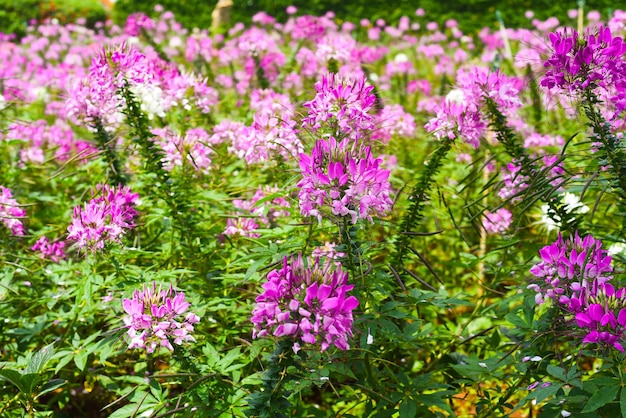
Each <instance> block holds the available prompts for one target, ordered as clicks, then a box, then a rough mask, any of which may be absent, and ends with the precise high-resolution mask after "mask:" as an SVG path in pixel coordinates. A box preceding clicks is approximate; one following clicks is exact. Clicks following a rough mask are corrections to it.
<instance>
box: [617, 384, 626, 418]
mask: <svg viewBox="0 0 626 418" xmlns="http://www.w3.org/2000/svg"><path fill="white" fill-rule="evenodd" d="M619 409H620V410H621V411H622V416H623V417H626V390H625V389H624V388H623V387H622V391H621V393H620V395H619Z"/></svg>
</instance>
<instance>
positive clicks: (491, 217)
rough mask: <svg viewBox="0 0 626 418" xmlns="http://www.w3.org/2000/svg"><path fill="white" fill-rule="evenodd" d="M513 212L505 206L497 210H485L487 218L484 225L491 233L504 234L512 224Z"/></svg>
mask: <svg viewBox="0 0 626 418" xmlns="http://www.w3.org/2000/svg"><path fill="white" fill-rule="evenodd" d="M512 221H513V214H512V213H511V212H510V211H509V210H508V209H505V208H501V209H498V210H497V211H495V212H493V213H492V212H489V211H485V219H484V220H483V227H484V228H485V231H487V232H488V233H490V234H503V233H505V232H506V230H507V229H508V228H509V226H510V225H511V222H512Z"/></svg>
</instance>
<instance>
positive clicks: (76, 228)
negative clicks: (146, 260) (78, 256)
mask: <svg viewBox="0 0 626 418" xmlns="http://www.w3.org/2000/svg"><path fill="white" fill-rule="evenodd" d="M98 188H99V189H100V195H99V196H97V197H95V198H94V199H92V200H90V201H89V202H87V203H85V204H84V206H83V207H80V206H76V207H75V208H74V217H73V218H72V223H71V225H70V226H69V227H68V228H67V230H68V232H69V234H68V236H67V238H68V239H70V240H73V241H76V243H77V245H78V247H79V248H81V249H87V250H90V251H95V250H96V249H102V248H104V245H105V243H107V242H121V239H122V236H123V235H124V234H125V233H126V231H127V230H129V229H133V228H134V227H135V224H134V218H135V217H136V216H137V211H136V210H135V204H136V202H137V200H138V198H139V196H138V195H137V194H136V193H131V191H130V189H129V188H128V187H121V188H115V187H110V186H106V185H105V186H99V187H98Z"/></svg>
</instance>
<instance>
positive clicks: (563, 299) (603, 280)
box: [528, 233, 626, 352]
mask: <svg viewBox="0 0 626 418" xmlns="http://www.w3.org/2000/svg"><path fill="white" fill-rule="evenodd" d="M539 254H540V255H541V259H542V261H541V262H540V263H538V264H536V265H534V266H533V267H532V268H531V269H530V272H531V273H532V274H533V275H534V276H535V277H536V278H537V279H539V281H538V282H537V283H533V284H530V285H529V286H528V288H529V289H532V290H534V291H536V292H537V294H536V296H535V301H536V302H537V303H538V304H542V303H544V302H545V301H546V300H548V299H551V300H552V302H553V304H554V305H555V306H557V307H559V308H560V309H561V310H562V311H563V312H564V313H565V315H566V318H567V320H568V321H569V322H572V323H575V324H576V326H577V327H578V328H579V329H580V331H581V332H582V334H583V339H582V342H583V343H584V344H587V343H595V344H598V345H599V346H601V347H613V348H615V349H616V350H619V351H621V352H624V346H623V343H624V340H625V339H626V288H619V289H617V290H616V289H615V288H614V286H613V285H612V284H611V283H609V282H610V280H611V279H612V278H613V267H612V266H611V261H612V259H611V256H610V255H609V254H608V251H607V250H603V249H602V242H601V241H600V240H598V239H595V238H593V237H592V236H591V235H587V236H585V237H584V238H581V237H580V236H579V235H578V233H576V234H575V235H574V236H573V237H570V238H568V239H563V237H562V236H561V235H559V238H558V240H557V241H556V242H554V243H552V244H551V245H547V246H545V247H543V248H542V249H541V250H540V251H539Z"/></svg>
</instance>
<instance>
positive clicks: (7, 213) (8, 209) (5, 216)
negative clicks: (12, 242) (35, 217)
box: [0, 186, 26, 236]
mask: <svg viewBox="0 0 626 418" xmlns="http://www.w3.org/2000/svg"><path fill="white" fill-rule="evenodd" d="M25 217H26V211H25V210H24V209H22V208H21V207H20V206H19V204H18V203H17V201H16V200H15V199H13V195H12V194H11V189H9V188H8V187H3V186H0V221H1V222H2V223H3V224H4V225H5V226H6V227H7V228H9V230H10V231H11V233H12V234H13V235H17V236H22V235H24V224H23V223H22V221H21V219H23V218H25Z"/></svg>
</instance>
